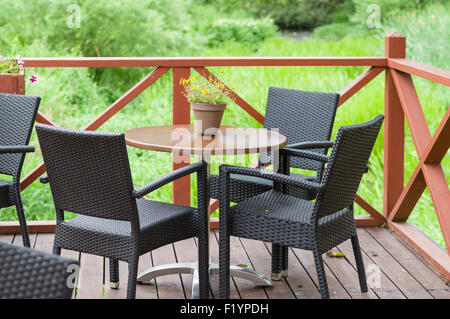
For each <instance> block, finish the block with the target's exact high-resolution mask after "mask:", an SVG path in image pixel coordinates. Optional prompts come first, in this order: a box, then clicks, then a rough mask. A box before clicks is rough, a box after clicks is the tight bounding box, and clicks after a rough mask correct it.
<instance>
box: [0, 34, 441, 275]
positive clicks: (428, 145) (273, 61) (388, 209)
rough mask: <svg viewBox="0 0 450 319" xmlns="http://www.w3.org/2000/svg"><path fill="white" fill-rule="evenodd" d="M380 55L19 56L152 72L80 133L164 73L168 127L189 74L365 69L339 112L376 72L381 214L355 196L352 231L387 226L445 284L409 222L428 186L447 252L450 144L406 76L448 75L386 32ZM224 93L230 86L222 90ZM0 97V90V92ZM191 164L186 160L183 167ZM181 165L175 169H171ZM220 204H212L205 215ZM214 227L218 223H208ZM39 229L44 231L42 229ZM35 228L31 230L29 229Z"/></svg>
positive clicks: (430, 249) (432, 246) (182, 183)
mask: <svg viewBox="0 0 450 319" xmlns="http://www.w3.org/2000/svg"><path fill="white" fill-rule="evenodd" d="M385 45H386V46H385V57H228V58H24V61H25V64H24V67H25V68H30V67H52V68H56V67H156V69H154V70H153V71H152V72H151V73H149V74H148V75H147V76H146V77H144V78H143V79H142V80H141V81H140V82H139V83H137V84H136V85H135V86H134V87H132V88H131V89H130V90H129V91H128V92H126V93H125V94H124V95H122V96H121V97H120V98H119V99H118V100H117V101H115V102H114V103H113V104H111V106H109V107H108V108H107V109H106V110H104V111H103V112H102V113H101V114H99V115H98V116H97V117H96V118H95V119H93V120H92V121H91V122H90V123H88V124H87V125H86V126H85V127H84V129H85V130H96V129H97V128H99V127H100V126H101V125H102V124H103V123H105V122H106V121H108V120H109V119H110V118H111V117H112V116H114V115H115V114H116V113H117V112H119V111H120V110H121V109H122V108H123V107H125V106H126V105H127V104H128V103H129V102H131V101H132V100H133V99H134V98H136V97H137V96H138V95H139V94H141V93H142V92H143V91H144V90H145V89H146V88H148V87H149V86H150V85H151V84H153V83H154V82H155V81H157V80H158V79H159V78H160V77H161V76H162V75H164V74H165V73H167V72H168V71H169V70H171V69H172V70H173V73H172V74H173V106H172V111H173V118H172V120H173V123H174V124H189V122H190V105H189V102H188V101H187V100H186V98H185V97H184V96H183V95H181V93H180V92H181V91H182V89H183V88H182V87H181V86H180V84H179V83H180V79H181V78H187V77H189V75H190V72H191V69H194V70H195V71H197V72H198V73H199V74H201V75H202V76H204V77H206V78H209V77H215V76H214V75H213V74H212V73H211V72H210V71H209V70H208V69H207V67H213V66H236V67H245V66H280V67H281V66H368V67H369V68H368V69H367V70H366V71H364V72H363V73H362V74H361V75H360V76H358V77H357V78H356V79H355V80H354V81H352V82H351V83H349V84H348V86H346V87H345V88H343V89H342V90H341V92H340V100H339V106H341V105H342V104H343V103H344V102H345V101H347V100H348V99H349V98H350V97H352V96H353V95H354V94H355V93H356V92H358V91H359V90H360V89H361V88H363V87H364V86H365V85H366V84H368V83H369V82H370V81H371V80H372V79H374V78H375V77H376V76H377V75H379V74H380V73H381V72H382V71H386V73H385V75H386V80H385V116H386V119H385V124H384V166H383V167H384V168H383V170H384V172H383V173H384V178H383V182H384V185H383V212H382V213H380V212H378V211H377V210H376V209H375V208H374V207H372V206H371V205H370V204H369V203H368V202H367V201H366V200H364V199H363V198H361V197H360V196H358V195H357V197H356V203H357V204H358V205H359V206H361V207H362V208H363V209H364V210H365V211H367V212H368V213H369V216H356V224H357V226H379V225H382V224H384V223H387V224H388V225H389V227H390V228H392V229H393V230H394V231H395V232H396V233H398V234H399V235H400V236H401V237H402V238H403V239H405V240H406V241H407V242H408V243H409V244H410V245H411V246H412V247H413V248H414V249H415V250H416V251H417V252H419V253H420V254H421V255H422V256H424V257H425V258H426V259H428V260H429V261H430V262H431V263H432V264H433V265H434V266H436V267H437V268H438V269H439V270H440V271H441V272H442V273H443V274H444V275H445V276H446V277H447V279H450V258H449V256H448V253H447V252H446V251H445V250H443V249H442V248H441V247H440V246H438V245H437V244H436V243H435V242H433V241H432V240H431V239H429V238H428V237H427V236H426V235H424V234H423V233H422V232H421V231H420V230H419V229H418V228H416V227H415V226H413V225H412V224H410V223H408V222H407V219H408V217H409V215H410V213H411V211H412V210H413V208H414V206H415V204H416V203H417V201H418V199H419V198H420V196H421V195H422V193H423V191H424V190H425V187H428V189H429V192H430V195H431V199H432V201H433V205H434V208H435V212H436V215H437V218H438V221H439V225H440V228H441V231H442V234H443V237H444V241H445V244H446V246H447V247H450V215H449V209H450V193H449V189H448V185H447V181H446V179H445V175H444V171H443V169H442V166H441V162H442V159H443V158H444V156H445V154H446V153H447V150H448V148H449V145H450V125H449V114H450V110H447V112H446V114H445V115H444V118H443V120H442V122H441V124H440V125H439V127H438V129H437V130H436V132H435V133H434V135H432V134H431V133H430V131H429V128H428V125H427V123H426V121H425V117H424V113H423V110H422V108H421V105H420V101H419V99H418V97H417V93H416V91H415V87H414V84H413V81H412V78H411V75H415V76H419V77H422V78H425V79H428V80H430V81H433V82H437V83H440V84H443V85H445V86H450V72H448V71H445V70H441V69H437V68H434V67H431V66H429V65H425V64H422V63H419V62H415V61H411V60H408V59H405V50H406V39H405V37H403V36H401V35H399V34H397V33H392V34H390V35H388V36H386V38H385ZM226 89H228V90H229V88H226ZM0 91H1V88H0ZM234 94H235V102H236V104H238V105H239V106H240V107H241V108H242V109H243V110H244V111H246V112H247V113H248V114H250V115H251V116H252V117H253V118H255V119H256V120H257V121H258V122H260V123H263V122H264V115H262V114H261V113H259V112H258V111H257V110H256V109H255V108H253V107H252V106H251V105H250V104H249V103H247V102H246V101H245V100H244V99H243V98H241V97H240V96H239V95H238V94H237V93H234ZM405 117H406V120H407V122H408V126H409V128H410V131H411V135H412V137H413V141H414V144H415V147H416V150H417V154H418V156H419V163H418V165H417V167H416V169H415V171H414V173H413V174H412V176H411V179H410V181H409V182H408V183H407V185H406V186H404V134H405V132H404V127H405V126H404V120H405ZM37 122H40V123H46V124H50V125H56V123H54V122H53V121H52V120H50V119H49V118H47V117H46V116H45V115H44V114H42V113H40V112H39V113H38V116H37ZM188 161H189V159H187V161H185V162H188ZM183 165H186V164H176V163H173V168H174V169H176V168H178V167H180V166H183ZM44 172H45V167H44V165H43V164H40V165H39V166H37V167H36V168H35V169H34V170H32V171H31V172H30V173H29V174H28V175H26V176H25V177H24V178H23V180H22V181H21V188H22V189H25V188H26V187H28V186H29V185H30V184H31V183H32V182H33V181H35V180H36V179H37V178H38V177H39V176H40V175H42V174H43V173H44ZM189 187H190V179H189V177H185V178H183V179H181V180H178V181H176V182H174V185H173V201H174V202H175V203H178V204H184V205H189V204H190V191H189V189H190V188H189ZM217 206H218V202H217V201H212V202H211V207H212V209H211V211H214V210H215V209H217ZM212 224H213V225H212V226H213V227H214V226H216V225H217V220H213V221H212ZM45 225H46V226H45V227H43V229H44V230H49V227H48V224H45ZM12 229H13V227H8V226H5V224H3V226H1V224H0V232H2V231H3V232H5V231H11V230H12ZM34 230H37V227H36V228H34Z"/></svg>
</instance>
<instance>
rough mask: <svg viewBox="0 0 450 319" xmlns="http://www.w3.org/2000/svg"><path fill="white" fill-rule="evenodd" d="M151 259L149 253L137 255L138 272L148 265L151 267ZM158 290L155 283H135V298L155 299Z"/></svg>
mask: <svg viewBox="0 0 450 319" xmlns="http://www.w3.org/2000/svg"><path fill="white" fill-rule="evenodd" d="M153 266H154V264H153V260H152V255H151V253H147V254H144V255H142V256H140V257H139V266H138V274H139V273H140V272H142V271H144V270H146V269H148V268H150V267H153ZM127 273H128V271H127ZM157 298H158V292H157V290H156V285H155V283H152V284H150V285H143V284H137V285H136V299H157Z"/></svg>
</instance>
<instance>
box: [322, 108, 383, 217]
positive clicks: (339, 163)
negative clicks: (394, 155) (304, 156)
mask: <svg viewBox="0 0 450 319" xmlns="http://www.w3.org/2000/svg"><path fill="white" fill-rule="evenodd" d="M383 119H384V116H383V115H377V116H376V117H375V118H374V119H372V120H371V121H369V122H366V123H362V124H355V125H348V126H342V127H341V128H340V129H339V131H338V133H337V136H336V139H335V144H334V147H333V149H332V151H331V155H330V160H329V162H328V165H327V167H326V169H325V172H324V176H323V179H322V183H324V184H325V185H326V186H325V188H324V190H323V191H322V192H320V193H319V194H318V196H317V198H316V207H315V209H316V217H317V218H320V217H324V216H328V215H330V214H333V213H336V212H338V211H341V210H343V209H346V208H348V207H349V206H350V205H352V203H353V201H354V199H355V196H356V192H357V191H358V187H359V184H360V182H361V179H362V176H363V174H364V173H365V171H366V167H367V163H368V161H369V157H370V154H371V153H372V149H373V146H374V144H375V141H376V139H377V136H378V132H379V131H380V128H381V125H382V124H383Z"/></svg>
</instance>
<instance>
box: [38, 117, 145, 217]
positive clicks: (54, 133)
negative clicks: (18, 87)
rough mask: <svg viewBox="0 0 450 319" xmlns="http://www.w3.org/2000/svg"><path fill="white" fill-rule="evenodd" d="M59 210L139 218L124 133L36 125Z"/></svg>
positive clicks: (101, 215)
mask: <svg viewBox="0 0 450 319" xmlns="http://www.w3.org/2000/svg"><path fill="white" fill-rule="evenodd" d="M36 131H37V134H38V138H39V143H40V145H41V149H42V156H43V158H44V164H45V168H46V170H47V175H48V179H49V182H50V188H51V191H52V195H53V200H54V202H55V207H56V209H57V210H65V211H69V212H73V213H77V214H83V215H89V216H94V217H100V218H107V219H116V220H127V221H136V220H137V216H138V215H137V208H136V200H135V199H134V198H133V197H132V190H133V182H132V178H131V173H130V166H129V162H128V154H127V149H126V145H125V137H124V135H123V134H121V133H107V132H88V131H78V130H72V129H65V128H57V127H53V126H49V125H40V124H37V125H36Z"/></svg>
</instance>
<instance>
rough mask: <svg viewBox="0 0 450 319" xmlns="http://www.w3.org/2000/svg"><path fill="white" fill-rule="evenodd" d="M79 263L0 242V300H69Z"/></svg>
mask: <svg viewBox="0 0 450 319" xmlns="http://www.w3.org/2000/svg"><path fill="white" fill-rule="evenodd" d="M78 269H79V263H78V261H75V260H70V259H66V258H62V257H60V256H55V255H51V254H47V253H44V252H40V251H37V250H32V249H31V248H27V247H18V246H13V245H10V244H7V243H1V242H0V299H70V297H71V296H72V292H73V288H74V286H75V284H76V279H77V276H78Z"/></svg>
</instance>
